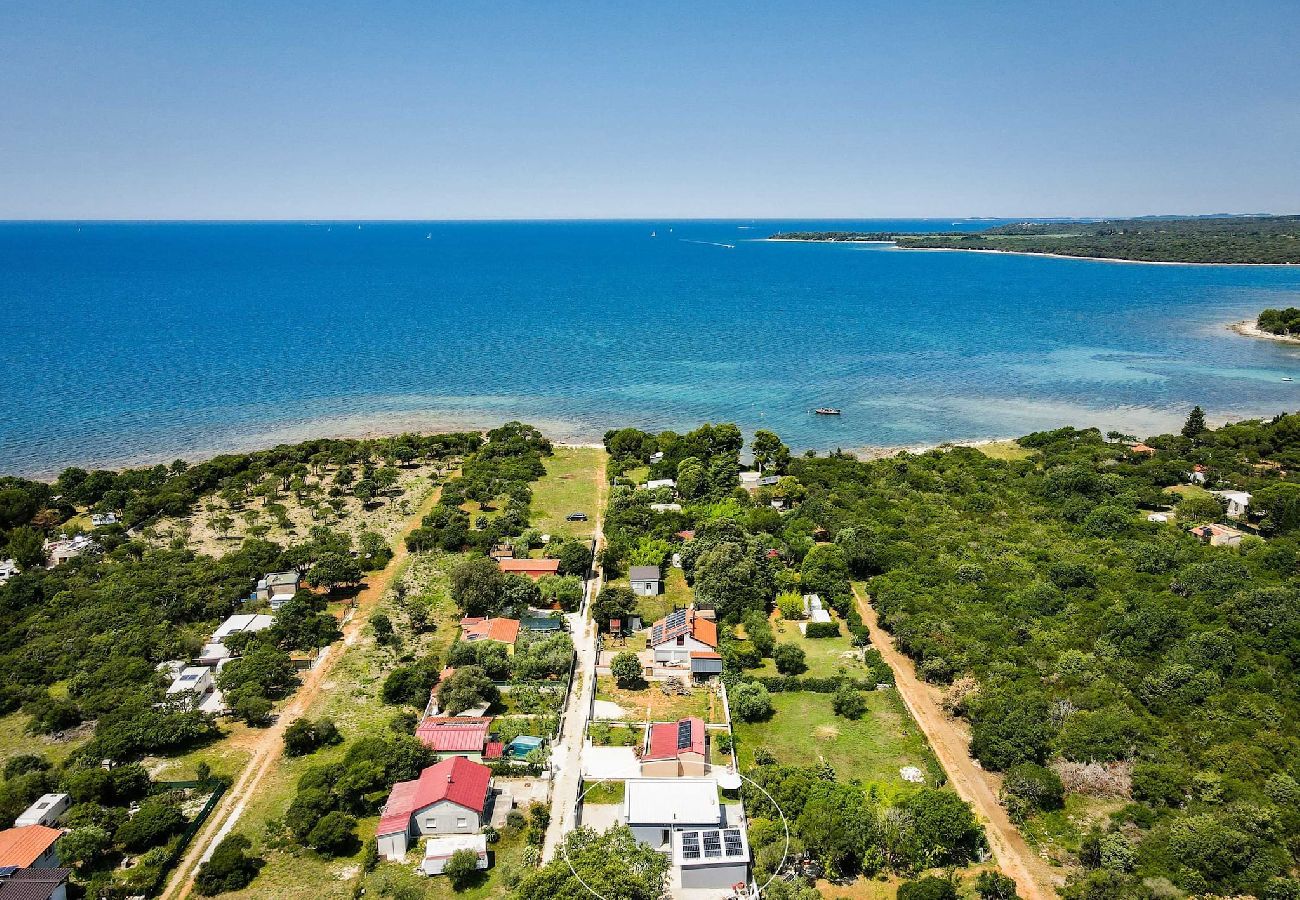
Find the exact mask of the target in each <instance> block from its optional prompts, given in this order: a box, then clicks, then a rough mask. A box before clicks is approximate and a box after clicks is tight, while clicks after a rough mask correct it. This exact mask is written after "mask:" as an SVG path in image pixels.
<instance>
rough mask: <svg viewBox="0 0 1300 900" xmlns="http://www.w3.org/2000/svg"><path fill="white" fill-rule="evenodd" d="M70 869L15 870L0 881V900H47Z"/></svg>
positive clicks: (65, 877)
mask: <svg viewBox="0 0 1300 900" xmlns="http://www.w3.org/2000/svg"><path fill="white" fill-rule="evenodd" d="M71 871H72V870H71V869H17V870H15V871H13V872H11V873H10V874H9V875H8V876H7V877H5V878H4V879H3V880H0V900H11V898H12V900H48V898H49V897H50V896H51V895H52V894H53V893H54V892H55V891H56V890H57V889H58V887H59V885H61V884H63V883H64V882H66V881H67V880H68V874H69V873H70V872H71Z"/></svg>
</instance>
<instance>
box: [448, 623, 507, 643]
mask: <svg viewBox="0 0 1300 900" xmlns="http://www.w3.org/2000/svg"><path fill="white" fill-rule="evenodd" d="M460 631H461V634H463V635H464V636H465V638H466V639H467V640H471V641H500V642H501V643H503V644H513V643H514V642H515V641H517V640H519V620H518V619H505V618H501V617H497V618H495V619H461V620H460Z"/></svg>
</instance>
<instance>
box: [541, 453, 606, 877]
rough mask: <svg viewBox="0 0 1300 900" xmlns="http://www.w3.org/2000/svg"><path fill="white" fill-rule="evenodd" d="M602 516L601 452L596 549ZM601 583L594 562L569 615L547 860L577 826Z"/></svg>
mask: <svg viewBox="0 0 1300 900" xmlns="http://www.w3.org/2000/svg"><path fill="white" fill-rule="evenodd" d="M604 515H605V458H604V456H602V457H601V462H600V465H599V466H597V468H596V519H595V525H594V531H593V535H594V539H593V542H592V547H593V549H594V550H595V552H597V553H599V552H600V549H601V548H602V547H603V546H604V545H605V533H604V530H603V522H604ZM603 581H604V574H603V573H602V572H601V571H600V567H599V566H598V565H596V564H595V563H594V562H593V564H592V577H591V578H589V579H588V580H587V586H586V587H587V589H586V592H585V593H584V595H583V601H582V606H580V607H579V608H578V611H577V612H576V613H569V615H568V616H567V617H566V618H567V619H568V620H569V631H570V633H571V634H572V635H573V646H574V649H575V651H576V652H577V654H578V664H577V667H576V668H575V674H574V687H573V689H572V690H571V691H570V692H569V698H568V701H567V702H568V707H567V711H566V715H565V717H564V727H563V729H562V730H561V732H560V736H559V739H558V740H557V741H556V742H555V744H554V746H552V747H551V772H552V776H551V777H552V782H551V822H550V825H548V826H547V828H546V839H545V840H544V841H543V842H542V860H543V861H544V862H549V861H550V860H551V859H552V858H553V857H554V856H555V850H556V848H557V847H558V846H559V845H560V841H561V840H562V839H563V838H564V835H566V834H568V833H569V832H570V831H572V830H573V829H574V828H575V827H577V822H576V821H575V818H574V817H575V816H576V814H577V811H578V805H577V802H576V798H577V796H578V785H579V783H580V782H581V781H582V750H583V746H584V745H585V743H586V740H587V714H588V712H590V710H591V703H590V697H591V691H593V690H594V689H595V683H596V656H597V653H596V627H595V623H594V622H593V621H592V619H591V615H590V611H591V604H592V601H594V600H595V599H596V594H597V593H599V591H600V586H601V584H602V583H603Z"/></svg>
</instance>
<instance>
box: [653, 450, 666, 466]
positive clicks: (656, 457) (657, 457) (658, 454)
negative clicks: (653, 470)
mask: <svg viewBox="0 0 1300 900" xmlns="http://www.w3.org/2000/svg"><path fill="white" fill-rule="evenodd" d="M663 458H664V452H663V451H662V450H656V451H655V452H654V453H651V454H650V465H652V466H653V465H654V464H655V463H657V462H662V461H663Z"/></svg>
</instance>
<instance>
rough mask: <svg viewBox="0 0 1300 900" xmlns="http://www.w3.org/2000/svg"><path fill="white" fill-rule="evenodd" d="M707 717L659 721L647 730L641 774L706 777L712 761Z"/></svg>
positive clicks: (664, 776) (671, 776)
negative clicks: (709, 751)
mask: <svg viewBox="0 0 1300 900" xmlns="http://www.w3.org/2000/svg"><path fill="white" fill-rule="evenodd" d="M707 740H708V739H707V736H706V734H705V730H704V720H703V719H701V718H698V717H691V718H687V719H680V720H679V721H676V722H655V723H654V724H653V725H651V726H650V728H649V730H648V731H647V733H646V741H645V747H644V748H643V750H642V753H641V775H642V776H644V777H646V778H681V777H683V776H694V777H703V776H704V774H705V771H706V769H707V768H708V767H707V765H706V764H707V762H708V751H707Z"/></svg>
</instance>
